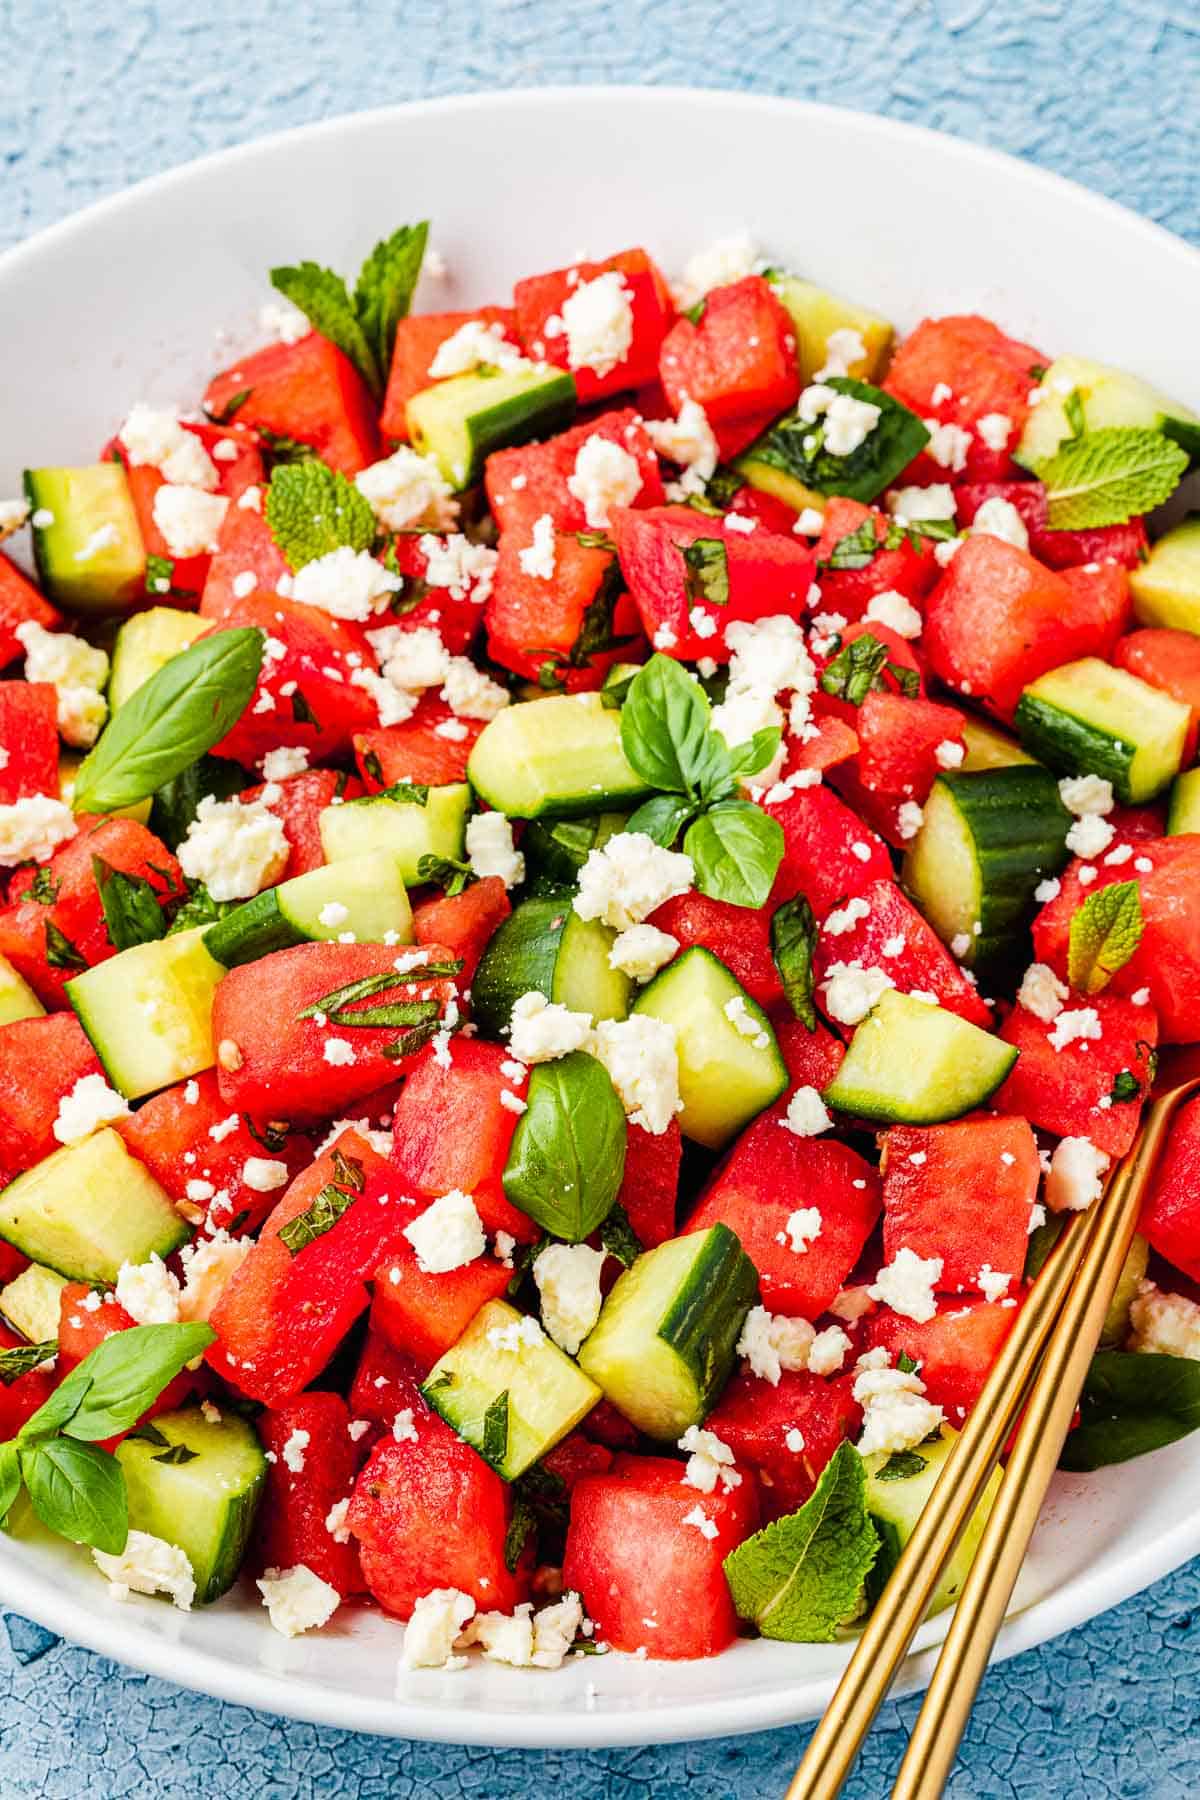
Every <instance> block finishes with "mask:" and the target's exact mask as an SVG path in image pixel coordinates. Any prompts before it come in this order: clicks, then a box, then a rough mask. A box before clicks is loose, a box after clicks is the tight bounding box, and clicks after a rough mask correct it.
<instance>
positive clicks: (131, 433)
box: [118, 401, 221, 494]
mask: <svg viewBox="0 0 1200 1800" xmlns="http://www.w3.org/2000/svg"><path fill="white" fill-rule="evenodd" d="M118 437H119V438H120V441H121V444H122V447H123V448H124V451H125V454H126V456H127V457H128V458H129V464H130V467H131V468H134V469H143V468H151V469H157V470H158V472H159V474H160V475H161V476H162V478H163V480H164V481H167V482H175V483H178V484H179V485H180V486H182V487H188V488H201V489H203V490H204V491H205V492H206V493H210V494H211V493H212V492H213V491H214V490H215V489H216V488H217V487H218V486H219V485H220V480H221V477H220V475H219V474H218V473H217V468H216V465H215V463H214V462H213V460H212V458H211V457H210V456H209V454H208V451H207V450H206V449H205V448H204V445H203V444H202V443H201V441H200V439H199V438H198V437H197V435H196V433H195V432H194V431H188V430H187V428H186V427H185V426H183V425H181V424H180V422H179V420H178V419H177V418H176V417H175V414H174V413H173V412H163V411H159V410H158V409H156V408H155V407H152V406H145V405H143V404H142V403H141V402H140V401H139V402H138V404H137V405H136V406H135V407H134V409H133V411H132V412H131V413H130V415H129V417H128V418H127V419H126V421H125V423H124V424H123V425H122V427H121V429H120V432H119V433H118Z"/></svg>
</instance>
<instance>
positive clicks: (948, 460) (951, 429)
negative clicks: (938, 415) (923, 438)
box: [921, 419, 971, 475]
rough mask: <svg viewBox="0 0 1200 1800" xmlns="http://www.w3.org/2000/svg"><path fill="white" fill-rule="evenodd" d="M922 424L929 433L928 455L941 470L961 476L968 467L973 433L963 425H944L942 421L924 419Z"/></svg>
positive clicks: (926, 449) (926, 447)
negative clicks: (968, 453)
mask: <svg viewBox="0 0 1200 1800" xmlns="http://www.w3.org/2000/svg"><path fill="white" fill-rule="evenodd" d="M921 423H922V424H923V425H924V427H925V429H926V431H927V432H928V433H929V442H928V443H927V444H926V446H925V451H926V454H927V455H928V456H929V457H930V458H932V460H933V461H934V462H935V463H936V464H937V465H938V467H939V469H949V470H950V471H951V473H952V474H955V475H958V474H960V473H961V472H962V470H963V469H965V468H966V466H967V452H968V450H969V449H970V448H971V433H970V432H969V431H966V430H964V428H963V427H962V426H961V425H950V424H943V423H942V421H941V420H940V419H923V420H922V421H921Z"/></svg>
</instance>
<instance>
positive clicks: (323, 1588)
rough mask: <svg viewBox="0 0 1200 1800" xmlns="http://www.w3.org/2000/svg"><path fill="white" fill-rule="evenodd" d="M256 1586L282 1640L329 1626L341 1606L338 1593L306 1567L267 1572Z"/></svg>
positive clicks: (260, 1577)
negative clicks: (319, 1627) (315, 1627)
mask: <svg viewBox="0 0 1200 1800" xmlns="http://www.w3.org/2000/svg"><path fill="white" fill-rule="evenodd" d="M255 1586H256V1587H257V1588H258V1591H259V1593H260V1594H261V1595H262V1597H263V1605H264V1606H265V1607H266V1609H267V1617H268V1618H269V1619H270V1621H271V1624H272V1625H273V1626H274V1627H275V1630H276V1631H278V1632H280V1633H281V1635H282V1636H283V1637H289V1638H290V1637H299V1635H300V1633H301V1632H303V1631H311V1630H312V1629H313V1627H314V1626H318V1625H325V1624H327V1623H328V1621H329V1620H330V1619H332V1617H333V1615H334V1613H335V1612H336V1611H337V1609H338V1607H339V1606H340V1604H341V1598H342V1597H341V1595H340V1594H339V1593H338V1591H337V1589H336V1588H335V1587H331V1586H330V1584H329V1582H327V1581H322V1580H321V1577H320V1576H319V1575H314V1574H313V1571H312V1570H311V1569H310V1568H309V1567H308V1565H307V1564H306V1563H297V1564H296V1567H295V1568H294V1569H265V1570H264V1571H263V1573H262V1574H261V1575H260V1576H259V1578H258V1580H257V1582H256V1583H255Z"/></svg>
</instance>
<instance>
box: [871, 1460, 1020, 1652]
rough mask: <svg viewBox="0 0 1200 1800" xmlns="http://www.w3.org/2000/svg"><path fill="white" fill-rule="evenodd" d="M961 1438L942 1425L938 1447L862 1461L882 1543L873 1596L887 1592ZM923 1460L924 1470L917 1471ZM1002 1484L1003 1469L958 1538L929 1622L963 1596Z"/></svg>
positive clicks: (931, 1605)
mask: <svg viewBox="0 0 1200 1800" xmlns="http://www.w3.org/2000/svg"><path fill="white" fill-rule="evenodd" d="M957 1437H958V1433H957V1431H955V1430H954V1428H953V1427H952V1426H950V1425H943V1426H942V1428H941V1435H940V1437H939V1438H938V1439H937V1441H936V1442H935V1443H932V1444H921V1445H920V1446H919V1447H918V1448H917V1449H916V1450H909V1451H904V1452H902V1453H901V1454H900V1455H899V1456H895V1455H892V1454H890V1453H889V1452H888V1451H886V1450H877V1451H876V1452H875V1453H874V1455H873V1456H865V1457H864V1458H863V1469H864V1470H865V1472H866V1477H867V1511H868V1512H869V1513H870V1515H871V1518H872V1519H873V1521H874V1523H875V1525H876V1527H877V1529H878V1531H879V1535H880V1537H881V1538H882V1540H883V1549H882V1551H881V1552H880V1555H879V1560H878V1561H877V1563H876V1565H875V1567H874V1568H873V1569H872V1571H871V1580H870V1590H871V1593H872V1595H874V1594H876V1593H878V1591H879V1590H880V1589H881V1588H882V1586H883V1584H884V1582H885V1581H886V1580H887V1578H888V1576H889V1575H890V1574H891V1572H892V1570H893V1568H894V1567H895V1566H896V1562H897V1560H898V1559H899V1556H900V1552H901V1551H902V1550H903V1548H904V1546H905V1544H907V1542H908V1540H909V1538H910V1537H911V1536H912V1534H913V1532H914V1531H915V1530H916V1528H917V1520H918V1519H919V1518H920V1516H921V1512H922V1509H923V1508H924V1505H925V1502H926V1501H927V1500H928V1499H929V1496H930V1494H931V1493H932V1492H933V1486H934V1483H935V1482H936V1480H937V1478H938V1476H939V1475H940V1474H941V1472H942V1469H943V1467H944V1466H945V1462H946V1458H947V1457H948V1456H949V1454H950V1452H951V1450H952V1449H953V1448H954V1441H955V1439H956V1438H957ZM918 1462H919V1463H921V1464H923V1467H920V1468H918V1467H917V1464H918ZM904 1469H911V1471H912V1473H910V1474H904V1473H902V1472H901V1471H902V1470H904ZM1002 1480H1003V1477H1002V1475H1001V1473H1000V1470H999V1469H993V1470H992V1473H991V1475H990V1477H989V1479H988V1484H987V1486H986V1487H985V1488H984V1490H983V1493H982V1495H981V1496H980V1498H979V1501H978V1504H977V1505H976V1507H975V1511H974V1512H973V1513H972V1515H971V1519H970V1522H969V1524H968V1525H967V1527H966V1530H965V1531H964V1532H963V1534H962V1536H961V1537H960V1538H959V1540H958V1545H957V1548H956V1549H955V1552H954V1555H953V1556H952V1557H951V1558H950V1561H949V1562H948V1563H947V1564H946V1567H945V1569H944V1570H943V1571H942V1577H941V1580H940V1581H939V1582H938V1585H937V1587H936V1588H935V1589H934V1593H933V1598H932V1600H931V1601H930V1602H929V1611H928V1613H927V1614H926V1617H927V1618H928V1617H929V1616H930V1615H931V1614H933V1613H936V1612H941V1611H942V1610H943V1609H944V1608H945V1607H947V1606H952V1605H953V1604H954V1602H955V1600H957V1599H958V1596H959V1594H960V1593H961V1592H962V1585H963V1582H964V1581H965V1580H966V1578H967V1573H968V1571H969V1569H970V1567H971V1564H972V1563H973V1562H974V1560H975V1552H976V1550H977V1549H978V1548H979V1540H980V1538H981V1537H982V1536H983V1528H984V1526H985V1525H986V1524H987V1522H988V1514H989V1513H990V1512H991V1510H992V1507H993V1506H994V1505H995V1503H996V1495H997V1493H998V1492H999V1488H1000V1483H1001V1481H1002Z"/></svg>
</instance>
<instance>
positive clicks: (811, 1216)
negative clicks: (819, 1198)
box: [777, 1206, 824, 1256]
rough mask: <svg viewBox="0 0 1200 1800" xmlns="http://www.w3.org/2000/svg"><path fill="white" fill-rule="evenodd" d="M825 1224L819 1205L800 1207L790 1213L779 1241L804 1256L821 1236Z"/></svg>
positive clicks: (796, 1253) (779, 1235)
mask: <svg viewBox="0 0 1200 1800" xmlns="http://www.w3.org/2000/svg"><path fill="white" fill-rule="evenodd" d="M823 1224H824V1220H823V1219H822V1217H821V1212H820V1209H819V1208H818V1207H816V1206H801V1207H798V1208H797V1209H796V1211H795V1212H794V1213H789V1214H788V1217H787V1219H786V1220H785V1221H784V1227H783V1230H782V1231H781V1232H780V1233H779V1234H778V1239H777V1241H778V1242H779V1243H781V1244H786V1246H787V1248H788V1249H789V1250H791V1251H792V1252H793V1254H794V1255H796V1256H803V1254H804V1252H805V1251H806V1250H807V1249H808V1247H809V1245H810V1244H815V1243H816V1241H817V1239H818V1238H819V1237H820V1235H821V1227H822V1225H823Z"/></svg>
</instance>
